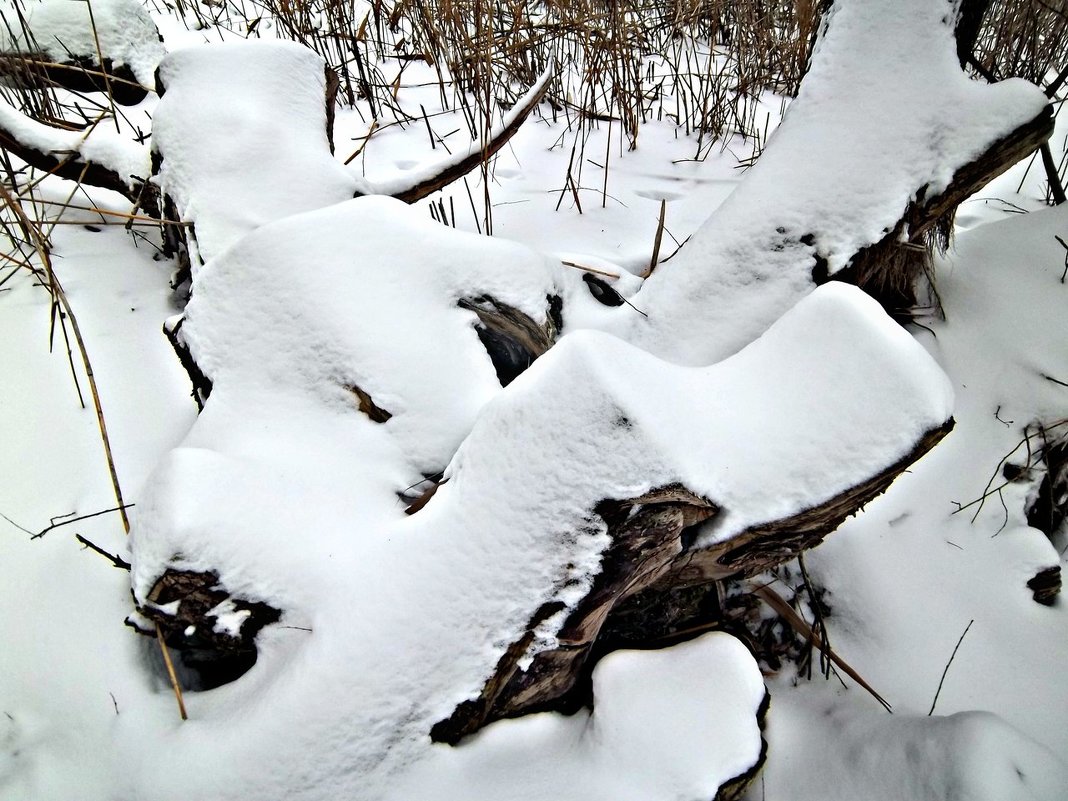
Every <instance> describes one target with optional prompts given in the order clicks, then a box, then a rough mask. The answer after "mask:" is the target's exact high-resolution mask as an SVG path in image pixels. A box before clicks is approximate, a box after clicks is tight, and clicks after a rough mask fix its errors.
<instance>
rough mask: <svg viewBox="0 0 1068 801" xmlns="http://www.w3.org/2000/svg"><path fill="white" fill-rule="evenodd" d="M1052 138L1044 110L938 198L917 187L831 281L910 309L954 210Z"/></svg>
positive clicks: (816, 275)
mask: <svg viewBox="0 0 1068 801" xmlns="http://www.w3.org/2000/svg"><path fill="white" fill-rule="evenodd" d="M1052 134H1053V107H1052V106H1046V107H1045V108H1044V109H1043V110H1042V111H1041V112H1040V113H1039V114H1038V115H1037V116H1036V117H1034V118H1033V119H1032V120H1030V121H1029V122H1028V123H1027V124H1025V125H1022V126H1020V127H1019V128H1017V129H1016V130H1014V131H1012V133H1010V134H1008V135H1007V136H1005V137H1003V138H1001V139H999V140H998V141H996V142H995V143H994V144H993V145H991V146H990V147H989V148H988V149H987V150H986V152H984V153H983V154H982V155H980V156H979V157H978V158H976V159H974V160H973V161H970V162H969V163H967V164H965V165H963V166H962V167H961V168H960V169H958V170H957V171H956V172H955V173H954V175H953V180H952V181H951V182H950V184H949V186H948V187H946V189H945V190H944V191H942V192H941V193H939V194H937V195H934V196H932V197H926V187H919V188H918V192H917V196H916V199H915V200H914V201H912V202H911V203H909V205H908V208H907V209H906V210H905V213H904V214H903V215H902V217H901V219H900V221H899V222H898V224H897V225H896V226H895V227H894V229H893V230H892V231H890V233H888V234H887V235H886V236H885V237H883V239H882V240H880V241H879V242H877V243H876V244H874V245H871V246H869V247H866V248H864V249H863V250H861V251H860V252H858V253H857V254H856V255H855V256H854V257H853V259H852V260H851V262H850V265H849V267H847V268H846V269H845V270H843V271H841V272H839V273H837V274H836V275H835V276H834V278H835V280H839V281H849V282H851V283H855V284H856V285H857V286H859V287H860V288H861V289H863V290H865V291H866V292H867V293H868V294H870V295H872V296H873V297H874V298H876V299H877V300H879V302H880V303H882V305H883V307H884V308H886V309H887V310H888V311H891V312H897V311H900V310H905V309H909V308H911V307H913V306H915V304H916V297H915V294H914V287H915V283H916V279H917V278H918V277H919V275H920V274H921V272H922V271H923V269H924V267H925V266H926V264H927V262H928V260H929V259H930V256H931V251H932V245H937V246H938V247H939V248H941V249H942V250H944V249H945V248H946V247H948V245H949V238H950V235H951V232H952V227H953V217H954V215H955V213H956V209H957V207H958V206H959V205H960V204H961V203H962V202H963V201H964V200H966V199H967V198H968V197H970V196H971V195H973V194H975V193H976V192H978V191H979V190H980V189H982V188H983V187H984V186H986V185H987V184H988V183H989V182H990V181H992V180H993V179H994V178H996V177H997V176H999V175H1001V174H1002V173H1003V172H1005V171H1006V170H1007V169H1009V168H1010V167H1012V165H1014V164H1016V163H1017V162H1019V161H1020V160H1022V159H1024V158H1026V157H1027V156H1028V155H1030V154H1031V153H1033V152H1034V151H1035V150H1036V149H1038V148H1040V147H1042V146H1043V144H1044V143H1045V142H1046V141H1047V140H1048V139H1049V137H1050V136H1051V135H1052ZM813 279H814V280H815V281H816V283H817V284H819V283H823V282H824V281H826V280H829V276H828V275H827V271H826V268H825V265H824V268H823V269H822V270H821V269H820V266H819V265H817V269H816V270H815V271H814V272H813Z"/></svg>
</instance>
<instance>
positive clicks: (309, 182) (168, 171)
mask: <svg viewBox="0 0 1068 801" xmlns="http://www.w3.org/2000/svg"><path fill="white" fill-rule="evenodd" d="M159 78H160V82H161V84H162V89H163V90H164V92H165V94H164V95H163V96H162V97H161V98H160V102H159V106H158V107H157V109H156V113H155V116H154V118H153V123H152V140H153V148H154V149H155V151H156V152H157V153H160V154H162V155H163V165H162V169H161V170H160V173H159V177H158V182H159V185H160V188H161V189H162V190H163V192H164V193H165V194H167V195H169V196H170V197H171V198H173V200H174V202H175V204H176V205H177V207H178V213H179V214H180V215H181V217H182V219H184V220H188V221H191V222H193V223H194V224H195V226H196V227H195V232H196V233H195V236H196V243H195V247H196V248H197V251H198V252H199V256H200V259H201V261H207V260H209V259H210V258H212V257H213V256H215V255H216V254H218V253H221V252H222V251H223V250H225V249H226V247H228V246H229V245H231V244H233V243H234V242H236V241H237V240H238V239H239V238H240V237H241V236H243V235H244V234H246V233H248V232H249V231H251V230H253V229H255V228H257V227H259V226H261V225H263V224H265V223H268V222H271V221H273V220H277V219H281V218H283V217H287V216H289V215H292V214H298V213H300V212H304V211H310V210H312V209H317V208H322V207H324V206H329V205H332V204H334V203H340V202H341V201H343V200H347V199H349V198H351V197H352V196H353V195H354V194H355V192H356V190H357V188H358V187H359V186H360V181H359V180H358V179H357V178H356V177H355V176H354V175H352V174H350V173H349V172H348V171H347V170H346V169H345V168H344V167H343V166H342V165H341V164H340V163H339V162H337V161H335V160H334V157H333V156H332V155H331V153H330V142H329V140H328V139H327V128H326V125H327V118H326V73H325V64H324V62H323V60H322V59H321V58H320V57H319V56H318V55H316V54H315V53H314V52H312V51H311V50H309V49H308V48H306V47H303V46H302V45H297V44H294V43H291V42H263V41H247V42H232V43H226V44H212V45H209V46H206V47H199V46H198V47H191V48H187V49H184V50H178V51H176V52H173V53H170V54H169V55H168V56H167V57H166V58H164V59H163V61H162V62H161V63H160V66H159ZM309 87H310V89H309ZM194 262H195V260H194ZM195 269H196V264H195V263H194V270H195Z"/></svg>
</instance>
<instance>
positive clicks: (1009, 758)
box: [764, 709, 1068, 801]
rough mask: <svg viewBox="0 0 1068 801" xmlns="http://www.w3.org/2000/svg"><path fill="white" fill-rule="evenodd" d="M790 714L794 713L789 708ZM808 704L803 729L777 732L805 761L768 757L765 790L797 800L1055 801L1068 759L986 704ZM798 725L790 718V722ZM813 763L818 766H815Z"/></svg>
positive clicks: (1067, 775) (774, 744)
mask: <svg viewBox="0 0 1068 801" xmlns="http://www.w3.org/2000/svg"><path fill="white" fill-rule="evenodd" d="M789 714H791V715H792V714H796V711H794V710H790V712H789ZM876 715H877V713H871V712H869V713H867V714H857V713H855V712H854V713H850V712H847V711H844V710H841V709H839V710H837V711H833V712H832V711H827V712H826V713H825V714H824V715H820V714H818V713H813V711H812V710H810V711H809V713H808V715H807V719H808V721H809V723H808V724H807V725H806V726H805V727H804V729H805V731H804V732H802V731H801V730H798V731H797V732H796V733H795V734H794V736H792V737H790V736H789V735H788V736H787V738H784V739H779V736H778V735H777V733H776V731H775V725H776V724H775V723H774V722H773V723H772V726H771V728H770V730H769V734H770V741H771V745H770V747H771V749H776V748H783V749H787V748H789V749H790V752H791V758H792V759H795V760H798V761H799V762H808V763H809V769H808V770H805V771H796V770H795V771H791V772H788V773H780V772H779V767H778V765H777V764H776V763H775V762H774V761H772V762H769V764H768V767H767V769H766V771H765V776H764V778H765V783H766V785H767V790H768V794H769V797H775V798H787V797H788V798H791V799H794V800H795V801H809V799H812V801H815V799H821V801H847V799H848V800H849V801H853V799H857V798H865V799H870V801H913V800H914V799H918V798H922V799H925V800H926V801H956V799H968V801H1057V800H1058V799H1061V798H1063V797H1064V790H1065V788H1066V787H1068V765H1065V763H1064V762H1062V761H1061V760H1060V759H1058V758H1057V757H1056V756H1055V755H1054V754H1053V753H1052V752H1051V751H1049V749H1047V748H1046V747H1045V746H1043V745H1040V744H1039V743H1037V742H1035V741H1034V740H1032V739H1031V738H1029V737H1027V736H1026V735H1024V734H1022V733H1021V732H1020V731H1019V730H1018V729H1016V728H1014V727H1013V726H1010V725H1009V724H1008V723H1006V722H1005V721H1004V720H1002V719H1001V718H1000V717H998V716H997V715H994V714H992V713H989V712H959V713H957V714H954V715H949V716H947V717H939V716H934V717H921V716H906V715H894V716H892V717H890V716H887V715H878V716H876ZM794 725H796V724H794ZM814 768H815V769H814Z"/></svg>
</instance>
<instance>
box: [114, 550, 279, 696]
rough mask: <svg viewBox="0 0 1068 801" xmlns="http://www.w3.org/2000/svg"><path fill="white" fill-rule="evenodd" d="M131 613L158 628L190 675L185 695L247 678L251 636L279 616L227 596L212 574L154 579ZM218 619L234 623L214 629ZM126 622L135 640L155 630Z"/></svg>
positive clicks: (182, 572) (256, 604)
mask: <svg viewBox="0 0 1068 801" xmlns="http://www.w3.org/2000/svg"><path fill="white" fill-rule="evenodd" d="M175 605H176V606H175ZM137 612H138V613H139V615H140V616H141V617H142V618H144V619H146V620H148V621H149V622H150V623H152V624H158V625H159V627H160V630H161V631H162V632H163V637H164V641H165V642H166V643H167V645H168V647H170V648H171V649H173V650H174V651H175V652H177V653H178V654H179V656H180V658H181V660H182V663H183V664H184V665H185V667H186V668H188V669H189V670H190V671H192V672H193V673H194V674H195V676H196V681H195V683H193V684H191V685H190V686H189V687H186V688H185V689H202V690H210V689H212V688H214V687H219V686H221V685H223V684H227V683H229V682H231V681H234V680H235V679H237V678H239V677H240V676H241V675H243V674H244V673H245V672H247V671H248V669H249V668H251V667H252V665H254V664H255V663H256V635H257V634H259V632H260V631H261V630H262V629H263V627H264V626H267V625H270V624H271V623H276V622H278V620H279V619H280V618H281V612H280V611H279V610H278V609H275V608H274V607H273V606H271V605H270V604H266V603H263V602H262V601H255V600H249V599H246V598H240V597H237V596H234V595H231V594H230V593H229V592H227V590H226V589H225V588H224V587H222V586H221V585H220V584H219V576H218V574H217V573H215V572H213V571H206V572H196V571H186V570H173V569H169V570H167V572H165V573H164V574H163V575H162V576H160V577H159V579H158V580H157V581H156V583H155V585H154V586H153V588H152V590H151V592H149V594H148V598H147V599H146V601H145V603H144V604H139V605H138V606H137ZM220 614H221V615H234V616H236V617H237V618H239V620H237V621H235V622H234V623H233V624H232V625H219V622H220V621H219V617H218V616H219V615H220ZM126 622H127V625H129V626H130V627H131V628H133V629H135V630H136V631H138V632H139V633H141V634H144V635H146V636H149V637H154V636H155V626H149V627H147V628H145V627H144V626H143V625H139V621H137V620H136V619H135V618H130V619H128V620H127V621H126ZM235 629H236V631H235Z"/></svg>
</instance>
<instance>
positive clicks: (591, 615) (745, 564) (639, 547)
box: [431, 420, 953, 743]
mask: <svg viewBox="0 0 1068 801" xmlns="http://www.w3.org/2000/svg"><path fill="white" fill-rule="evenodd" d="M952 428H953V421H952V420H949V421H947V422H946V423H945V424H944V425H942V426H940V427H938V428H936V429H933V430H931V431H928V432H927V433H926V434H925V435H924V436H923V437H921V438H920V440H919V441H918V442H916V443H915V445H914V446H913V448H912V450H911V451H910V452H909V453H908V454H907V455H906V456H904V457H903V458H901V459H900V460H898V461H897V462H895V463H894V464H892V465H889V466H887V467H886V468H884V469H883V470H880V471H879V472H878V473H876V474H875V475H873V476H870V477H869V478H867V479H865V480H864V481H861V482H858V483H857V484H856V485H855V486H853V487H850V488H849V489H848V490H846V491H844V492H842V493H839V494H838V495H835V496H834V497H832V498H829V499H828V500H827V501H825V502H823V503H821V504H819V505H817V506H814V507H812V508H810V509H805V510H804V511H802V512H799V513H797V514H794V515H791V516H789V517H787V518H784V519H781V520H773V521H769V522H767V523H764V524H761V525H759V526H754V527H752V528H750V529H747V530H746V531H743V532H742V533H741V534H739V535H738V536H736V537H732V538H731V539H729V540H727V541H725V542H722V543H717V544H715V545H711V546H705V547H694V546H693V544H692V542H691V540H692V539H693V536H692V532H694V527H695V526H697V525H699V524H700V523H703V522H706V521H708V520H711V519H712V518H714V517H715V516H716V514H717V513H718V512H719V508H718V507H717V505H716V504H715V503H714V501H711V500H709V499H706V498H702V497H700V496H698V495H696V494H695V493H693V492H691V491H689V490H688V489H686V488H685V487H682V486H677V485H676V486H671V487H665V488H661V489H659V490H655V491H653V492H650V493H647V494H645V495H642V496H639V497H637V498H633V499H631V500H630V501H627V502H618V501H613V502H605V503H602V504H601V505H600V506H599V507H598V508H597V510H596V512H597V514H599V515H600V516H601V517H602V519H603V520H604V521H605V523H606V524H607V526H608V531H609V534H610V536H611V537H612V545H611V546H610V547H609V548H608V550H607V551H606V552H605V555H604V558H603V561H602V566H601V573H600V574H599V575H598V576H597V578H596V580H595V582H594V585H593V587H592V588H591V590H590V592H589V593H588V594H587V595H586V597H585V598H584V599H583V601H581V602H580V603H579V604H578V606H577V607H576V608H575V609H574V611H573V612H572V613H571V614H570V615H569V616H568V618H567V621H566V622H565V624H564V625H563V627H562V628H561V629H560V632H559V634H558V635H557V640H558V642H559V645H558V647H556V648H553V649H550V650H546V651H541V652H540V653H538V654H536V655H535V656H534V658H533V660H532V661H531V662H530V664H529V666H528V667H526V668H523V667H521V662H522V660H523V659H524V657H526V656H527V655H528V648H529V646H530V644H531V643H532V642H533V640H534V632H535V631H536V629H537V628H538V625H539V624H540V623H541V622H542V621H543V620H545V619H546V618H547V617H549V616H551V615H552V614H553V613H554V612H556V611H558V610H556V609H553V608H544V607H543V608H542V609H539V610H538V611H537V612H536V613H535V614H534V615H533V617H532V618H531V621H530V623H529V624H528V626H527V631H526V634H525V635H524V636H523V637H522V638H521V639H519V640H517V641H516V642H515V643H513V645H512V647H511V648H509V649H508V651H507V652H506V653H505V654H504V655H503V656H502V657H501V659H500V661H499V662H498V664H497V668H496V670H495V672H494V674H493V676H491V677H490V679H489V680H487V682H486V684H485V686H484V687H483V690H482V693H481V694H480V696H479V698H477V699H475V700H473V701H467V702H465V703H463V704H461V705H460V706H459V707H457V708H456V710H455V711H454V712H453V714H452V715H451V716H450V717H449V718H447V719H445V720H443V721H441V722H439V723H438V724H437V725H436V726H435V727H434V729H433V730H432V731H431V736H432V737H433V739H435V740H437V741H441V742H448V743H456V742H458V741H459V740H460V739H461V738H463V737H464V736H466V735H468V734H471V733H473V732H475V731H477V730H478V729H479V728H481V727H482V726H484V725H486V724H487V723H490V722H492V721H494V720H498V719H500V718H507V717H515V716H518V715H523V714H527V713H530V712H536V711H540V710H544V709H559V708H567V707H568V706H570V705H574V704H575V703H576V702H581V699H576V698H574V697H569V696H573V694H574V693H575V692H576V688H579V689H581V688H580V683H581V681H582V677H583V676H584V675H587V673H588V670H589V668H590V667H591V665H590V664H588V663H589V660H590V657H591V655H592V654H593V653H594V649H595V644H596V642H597V638H598V635H599V634H600V632H601V629H602V627H603V626H604V625H605V623H606V621H607V620H608V618H609V616H610V615H611V614H612V612H613V610H615V609H617V608H619V607H620V605H621V604H623V603H624V602H625V601H626V600H627V599H628V598H632V597H633V596H635V595H636V594H638V593H640V592H643V591H646V596H645V597H646V599H647V602H648V603H650V604H655V603H656V602H657V597H658V595H659V594H662V593H663V594H666V593H669V592H674V591H677V590H678V589H679V588H682V587H686V586H694V585H711V584H714V583H715V582H719V581H723V580H725V579H728V578H734V577H745V576H751V575H754V574H756V573H759V572H761V571H763V570H766V569H768V568H770V567H774V566H776V565H779V564H782V563H784V562H787V561H789V560H791V559H794V558H796V557H797V555H798V554H800V553H801V552H803V551H804V550H806V549H808V548H811V547H813V546H815V545H817V544H818V543H819V542H820V541H822V539H823V538H824V537H825V536H826V535H827V534H829V533H830V532H831V531H833V530H834V529H836V528H837V527H838V526H839V525H841V523H842V522H843V521H844V520H845V519H846V518H847V517H848V516H850V515H852V514H855V513H856V512H858V511H859V510H860V509H861V508H863V506H864V505H865V504H866V503H868V502H869V501H870V500H872V499H873V498H875V497H876V496H878V495H880V494H882V493H883V492H885V491H886V489H887V488H888V487H889V486H890V484H891V483H892V482H893V480H894V479H895V478H896V477H897V476H898V475H900V474H901V473H902V472H903V471H904V470H905V469H907V468H908V467H909V465H911V464H912V463H913V462H915V461H916V460H917V459H919V458H920V457H921V456H923V455H924V454H925V453H927V452H928V451H929V450H931V448H933V447H934V446H935V445H936V444H937V443H938V442H939V441H940V440H941V439H942V438H943V437H944V436H945V435H946V434H947V433H949V431H950V430H952ZM632 611H633V610H632Z"/></svg>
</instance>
